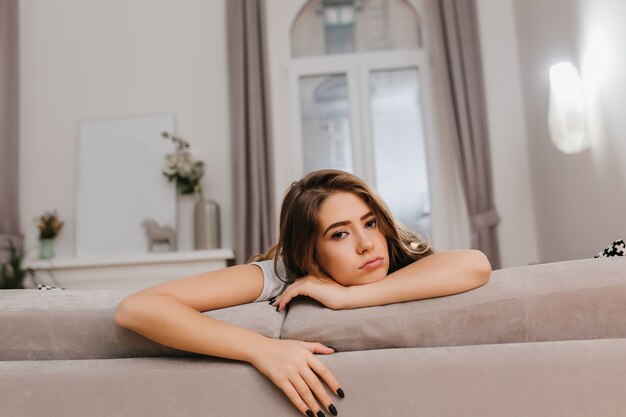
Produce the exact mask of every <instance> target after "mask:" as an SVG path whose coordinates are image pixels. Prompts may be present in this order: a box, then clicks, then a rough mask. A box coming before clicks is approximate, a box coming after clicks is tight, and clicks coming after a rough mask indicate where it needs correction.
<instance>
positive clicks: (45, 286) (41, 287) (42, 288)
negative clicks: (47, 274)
mask: <svg viewBox="0 0 626 417" xmlns="http://www.w3.org/2000/svg"><path fill="white" fill-rule="evenodd" d="M37 289H38V290H46V291H48V290H64V289H65V288H59V287H51V286H50V285H44V284H39V285H37Z"/></svg>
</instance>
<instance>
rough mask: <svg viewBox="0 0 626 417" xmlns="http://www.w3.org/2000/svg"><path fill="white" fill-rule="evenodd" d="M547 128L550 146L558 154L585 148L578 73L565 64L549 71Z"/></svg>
mask: <svg viewBox="0 0 626 417" xmlns="http://www.w3.org/2000/svg"><path fill="white" fill-rule="evenodd" d="M548 124H549V126H550V135H551V137H552V142H554V144H555V145H556V147H557V148H558V149H559V150H561V151H562V152H564V153H567V154H572V153H578V152H582V151H584V150H585V149H587V148H589V138H588V137H587V123H586V115H585V101H584V94H583V86H582V82H581V81H580V75H579V74H578V70H577V69H576V67H575V66H573V65H572V64H571V63H569V62H561V63H559V64H556V65H553V66H552V67H551V68H550V107H549V110H548Z"/></svg>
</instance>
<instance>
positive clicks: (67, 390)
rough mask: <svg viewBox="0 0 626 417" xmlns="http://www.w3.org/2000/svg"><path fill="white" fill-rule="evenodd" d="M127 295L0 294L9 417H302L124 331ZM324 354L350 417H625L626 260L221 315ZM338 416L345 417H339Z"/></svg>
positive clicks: (262, 382)
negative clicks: (419, 296)
mask: <svg viewBox="0 0 626 417" xmlns="http://www.w3.org/2000/svg"><path fill="white" fill-rule="evenodd" d="M128 294H129V292H128V291H113V290H66V291H37V290H12V291H0V415H2V416H5V417H14V416H15V417H18V416H19V417H29V416H46V417H56V416H59V417H61V416H63V417H67V416H91V417H97V416H107V417H108V416H116V417H119V416H133V417H138V416H164V417H165V416H167V417H172V416H181V417H182V416H185V417H186V416H252V415H256V416H297V415H300V414H299V413H298V411H297V410H296V409H295V407H293V405H292V404H291V403H290V402H289V401H288V400H287V398H286V397H285V396H284V395H283V393H282V392H281V391H280V390H278V388H276V387H275V386H274V385H273V384H272V383H271V382H270V381H269V380H267V379H266V378H265V377H264V376H263V375H261V374H260V373H259V372H257V371H256V370H255V369H254V368H253V367H252V366H250V365H248V364H246V363H240V362H235V361H230V360H225V359H220V358H213V357H208V356H201V355H195V354H191V353H188V352H183V351H177V350H175V349H170V348H166V347H164V346H160V345H157V344H155V343H152V342H151V341H149V340H147V339H145V338H143V337H142V336H139V335H137V334H135V333H133V332H131V331H128V330H126V329H121V328H118V327H117V326H115V324H114V323H113V315H114V312H115V309H116V307H117V305H118V303H119V302H120V301H121V300H122V299H123V298H124V297H125V296H126V295H128ZM205 314H208V315H210V316H212V317H215V318H218V319H220V320H224V321H227V322H230V323H233V324H236V325H240V326H243V327H246V328H250V329H253V330H255V331H258V332H259V333H261V334H264V335H266V336H270V337H282V338H290V339H300V340H309V341H319V342H322V343H325V344H327V345H330V346H333V347H335V348H336V349H337V353H335V354H332V355H328V356H324V355H320V356H319V357H320V359H321V360H322V361H323V362H324V363H326V364H327V365H328V366H329V367H330V368H331V370H332V371H333V373H334V375H335V376H336V377H337V378H338V379H339V381H340V383H341V385H342V388H343V390H344V391H345V394H346V396H345V398H343V399H341V398H339V397H337V396H333V398H335V400H336V401H335V405H336V407H337V410H338V412H339V415H340V416H437V417H445V416H470V417H471V416H481V417H482V416H507V417H513V416H519V417H522V416H523V417H529V416H567V417H575V416H585V417H586V416H617V415H623V414H624V412H625V411H624V410H626V395H625V391H626V388H625V387H626V258H624V257H615V258H600V259H584V260H577V261H568V262H558V263H552V264H542V265H534V266H528V267H520V268H510V269H503V270H499V271H495V272H494V273H493V274H492V277H491V280H490V281H489V283H488V284H487V285H485V286H483V287H481V288H478V289H476V290H473V291H469V292H466V293H463V294H457V295H453V296H448V297H441V298H435V299H428V300H420V301H413V302H407V303H398V304H392V305H388V306H381V307H372V308H363V309H355V310H342V311H333V310H330V309H327V308H324V307H323V306H321V305H320V304H319V303H317V302H315V301H314V300H310V299H296V300H294V301H293V302H292V305H291V306H290V308H289V309H288V312H287V313H284V312H280V313H279V312H276V311H275V309H274V308H272V307H271V306H269V305H268V304H267V303H254V304H248V305H243V306H238V307H232V308H227V309H222V310H216V311H212V312H207V313H205ZM326 415H330V413H326Z"/></svg>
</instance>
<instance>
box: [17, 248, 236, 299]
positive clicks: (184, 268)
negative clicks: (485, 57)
mask: <svg viewBox="0 0 626 417" xmlns="http://www.w3.org/2000/svg"><path fill="white" fill-rule="evenodd" d="M233 258H234V253H233V251H232V249H215V250H198V251H188V252H158V253H146V254H141V255H132V256H131V255H129V256H116V257H107V258H67V259H50V260H42V259H37V260H31V261H29V262H28V263H27V265H26V266H27V267H29V268H32V269H34V270H35V272H37V277H38V279H39V280H40V281H44V282H45V283H47V284H50V285H54V286H59V285H60V286H62V287H64V288H75V289H86V288H105V289H135V290H138V289H142V288H147V287H150V286H153V285H156V284H159V283H161V282H166V281H169V280H172V279H176V278H182V277H185V276H190V275H196V274H200V273H203V272H208V271H214V270H216V269H221V268H225V267H226V266H227V265H228V261H229V260H231V259H233Z"/></svg>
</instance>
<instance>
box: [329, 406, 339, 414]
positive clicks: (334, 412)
mask: <svg viewBox="0 0 626 417" xmlns="http://www.w3.org/2000/svg"><path fill="white" fill-rule="evenodd" d="M328 409H329V410H330V412H331V413H333V415H334V416H336V415H337V409H336V408H335V405H334V404H331V405H329V406H328Z"/></svg>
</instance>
